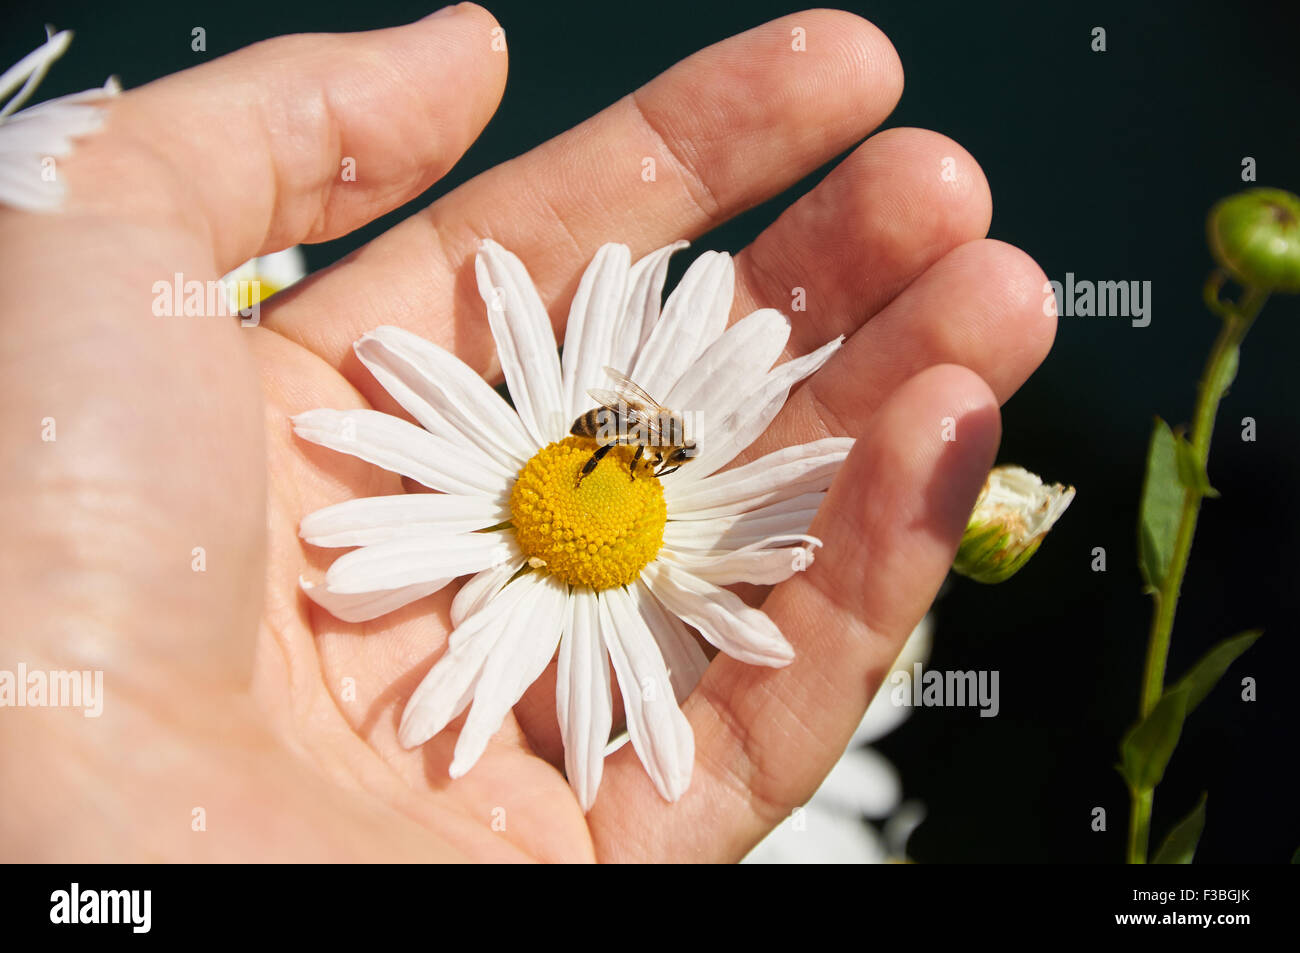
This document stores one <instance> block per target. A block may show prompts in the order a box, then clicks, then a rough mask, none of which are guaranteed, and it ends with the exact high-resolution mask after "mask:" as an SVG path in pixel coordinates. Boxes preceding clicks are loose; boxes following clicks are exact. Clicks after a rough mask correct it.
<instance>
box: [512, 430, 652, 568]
mask: <svg viewBox="0 0 1300 953" xmlns="http://www.w3.org/2000/svg"><path fill="white" fill-rule="evenodd" d="M596 446H597V445H596V441H594V440H591V439H589V438H587V437H566V438H565V439H564V440H561V441H560V442H559V443H553V444H550V445H549V446H546V447H543V448H542V449H541V450H539V451H538V452H537V454H536V456H534V457H533V458H532V459H531V460H529V461H528V462H527V463H526V464H524V468H523V469H522V470H520V471H519V477H518V479H516V480H515V486H514V489H513V490H511V491H510V515H511V520H512V522H513V523H514V527H515V537H516V538H517V539H518V541H519V548H520V549H521V550H522V551H523V553H524V555H525V556H527V557H528V559H529V563H530V564H531V565H532V566H534V567H535V568H541V567H542V566H544V567H545V569H546V571H547V572H550V573H554V574H555V575H556V576H559V577H560V578H561V579H563V580H564V581H565V582H567V583H569V584H570V585H573V586H590V587H591V588H593V589H612V588H613V587H614V586H624V585H627V584H628V583H630V582H632V581H633V580H634V579H636V577H637V574H638V573H640V572H641V570H642V569H644V568H645V566H646V564H647V563H649V562H650V560H652V559H654V558H655V555H656V554H657V553H658V552H659V547H660V546H662V545H663V541H664V524H665V523H667V522H668V507H667V505H666V504H665V503H664V490H663V487H662V486H661V485H660V483H659V480H658V479H657V478H656V477H655V475H654V472H653V470H652V468H651V467H650V466H649V465H648V464H647V463H646V462H645V461H644V460H642V461H641V463H639V464H638V465H637V469H636V478H635V479H633V477H632V475H631V473H630V472H629V470H628V467H629V466H630V465H631V463H632V457H633V456H634V455H635V453H636V448H635V447H624V446H618V447H614V448H613V449H611V450H610V451H609V453H607V454H606V455H605V457H604V459H603V460H601V461H600V463H599V464H597V465H596V468H595V469H594V470H592V471H591V472H590V473H589V474H587V476H586V477H585V478H584V479H583V481H582V483H581V484H580V485H579V484H578V482H577V480H578V474H579V472H580V471H581V470H582V467H583V465H584V464H586V462H587V461H588V460H590V459H591V455H592V453H594V452H595V450H596Z"/></svg>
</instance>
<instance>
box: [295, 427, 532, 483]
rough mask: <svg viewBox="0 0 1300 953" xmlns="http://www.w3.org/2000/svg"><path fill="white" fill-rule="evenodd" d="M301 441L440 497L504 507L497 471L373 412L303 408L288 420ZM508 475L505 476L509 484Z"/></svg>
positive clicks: (501, 480)
mask: <svg viewBox="0 0 1300 953" xmlns="http://www.w3.org/2000/svg"><path fill="white" fill-rule="evenodd" d="M293 431H294V433H296V434H297V435H298V436H300V437H302V438H303V439H304V440H310V441H311V442H312V443H318V444H320V445H321V446H322V447H329V448H330V449H331V450H337V451H339V452H340V453H348V454H351V455H352V456H354V457H359V458H360V459H362V460H365V461H366V462H367V463H373V464H374V465H375V466H378V467H383V468H384V469H385V470H391V471H392V472H393V473H400V474H401V475H402V476H406V477H410V478H411V479H412V480H416V481H417V482H419V483H423V484H424V485H425V486H427V487H429V488H431V489H434V490H441V491H442V492H444V493H458V494H464V495H466V496H483V497H487V498H488V499H491V500H495V501H497V502H499V503H504V502H505V501H506V498H507V490H508V489H509V486H510V482H508V481H507V480H506V479H505V478H503V477H502V475H501V472H500V471H499V470H497V469H488V468H487V467H484V466H480V465H479V464H478V463H477V462H476V461H474V460H473V459H470V458H467V457H465V456H464V455H463V454H459V453H457V447H456V445H455V444H452V443H449V442H447V441H446V440H443V439H442V438H441V437H436V436H434V435H433V434H431V433H429V431H427V430H424V429H422V428H420V427H417V426H416V425H415V424H413V423H409V422H408V421H405V420H401V419H400V418H397V417H393V416H391V415H389V414H382V413H380V412H379V411H377V410H329V409H327V408H320V409H317V410H308V411H306V412H304V413H301V414H299V415H298V416H296V417H294V418H293ZM513 478H514V474H510V480H511V481H512V480H513Z"/></svg>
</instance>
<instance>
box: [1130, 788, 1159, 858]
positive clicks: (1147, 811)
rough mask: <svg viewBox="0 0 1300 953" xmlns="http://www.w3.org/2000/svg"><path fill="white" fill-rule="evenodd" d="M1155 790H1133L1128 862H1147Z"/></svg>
mask: <svg viewBox="0 0 1300 953" xmlns="http://www.w3.org/2000/svg"><path fill="white" fill-rule="evenodd" d="M1155 793H1156V792H1155V791H1133V792H1132V795H1133V809H1132V812H1131V814H1130V815H1129V825H1128V862H1129V863H1130V864H1145V863H1146V862H1147V842H1148V841H1149V840H1150V839H1151V802H1152V800H1153V799H1154V797H1155Z"/></svg>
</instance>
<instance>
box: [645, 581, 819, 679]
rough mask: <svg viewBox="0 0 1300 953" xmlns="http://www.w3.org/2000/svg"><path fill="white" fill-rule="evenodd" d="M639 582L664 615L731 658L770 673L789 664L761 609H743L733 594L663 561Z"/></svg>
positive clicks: (790, 656) (789, 655) (788, 653)
mask: <svg viewBox="0 0 1300 953" xmlns="http://www.w3.org/2000/svg"><path fill="white" fill-rule="evenodd" d="M641 578H642V579H644V580H645V583H646V585H648V586H649V587H650V591H651V592H653V593H654V594H655V596H656V597H658V599H659V601H660V602H662V603H663V605H664V607H665V608H666V609H668V611H669V612H673V613H676V614H677V615H678V616H679V617H680V618H681V619H682V620H684V621H685V622H687V623H689V624H690V625H693V626H695V628H696V629H698V630H699V632H700V634H701V635H703V636H704V638H705V639H707V640H708V641H709V642H710V643H711V644H712V645H714V646H716V647H717V648H719V649H720V650H722V651H723V652H726V653H727V654H728V655H730V656H731V657H732V658H734V659H737V660H739V661H741V662H747V663H749V664H750V665H766V666H769V667H772V668H781V667H782V666H785V665H789V664H790V662H791V661H793V660H794V649H793V648H791V647H790V643H789V642H787V641H786V640H785V637H784V636H783V635H781V630H780V629H778V628H777V627H776V623H774V622H773V621H772V620H771V619H769V618H768V617H767V614H766V613H764V612H763V611H762V610H761V609H755V608H753V607H752V606H747V605H745V603H744V602H743V601H742V600H741V599H740V597H739V596H737V595H736V594H735V593H734V592H731V591H730V590H728V589H721V588H719V587H718V586H715V585H713V583H711V582H705V581H704V580H703V579H700V578H699V577H698V576H695V575H692V574H691V573H689V572H687V571H686V570H684V569H681V568H679V567H677V566H674V565H672V564H671V563H667V562H658V561H656V562H652V563H651V564H650V565H649V566H647V567H646V568H645V569H644V570H642V572H641Z"/></svg>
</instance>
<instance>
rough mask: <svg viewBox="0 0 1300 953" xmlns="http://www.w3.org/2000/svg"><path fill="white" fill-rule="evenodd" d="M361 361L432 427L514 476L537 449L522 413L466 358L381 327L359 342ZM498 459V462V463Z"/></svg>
mask: <svg viewBox="0 0 1300 953" xmlns="http://www.w3.org/2000/svg"><path fill="white" fill-rule="evenodd" d="M354 349H355V350H356V352H357V357H358V358H360V359H361V363H363V364H365V365H366V367H367V368H369V369H370V373H371V374H373V375H374V376H375V379H376V380H377V381H379V383H380V384H382V385H383V387H384V389H385V390H386V391H388V393H390V394H392V395H393V398H394V399H395V400H396V401H397V402H398V403H399V404H401V405H402V406H403V407H404V408H406V410H407V412H408V413H409V414H410V415H411V416H412V417H414V418H415V419H416V420H418V421H419V422H420V425H421V426H422V427H424V429H426V430H428V431H429V432H430V433H434V434H437V435H438V436H439V437H442V438H443V439H444V440H447V441H449V442H451V443H454V444H456V445H457V446H458V447H460V448H461V449H462V451H463V452H464V453H466V454H467V455H469V456H471V457H474V458H483V457H489V458H491V460H489V461H484V460H482V459H479V461H478V462H479V463H480V465H482V466H486V467H488V468H490V469H495V470H499V471H500V472H502V473H504V474H507V475H509V476H510V477H513V476H514V475H515V474H516V473H517V472H518V471H519V468H520V467H522V466H523V465H524V463H525V462H527V460H528V458H529V457H531V456H532V455H533V453H534V452H535V451H536V449H537V448H536V446H535V445H534V444H533V442H532V440H531V438H530V437H529V436H528V433H527V432H526V431H525V430H524V427H523V424H522V423H521V422H520V420H519V415H518V414H517V413H515V412H514V410H513V409H512V408H511V407H510V405H509V404H507V403H506V402H505V401H504V400H502V399H501V396H500V395H499V394H498V393H497V392H496V391H495V390H493V389H492V388H491V387H490V386H489V385H488V383H487V381H485V380H483V378H481V377H480V376H479V375H478V374H477V373H475V371H474V370H473V369H472V368H470V367H469V365H467V364H466V363H465V362H464V361H462V360H461V359H460V358H458V357H456V356H455V355H454V354H451V353H450V352H448V351H445V350H443V349H442V348H440V347H438V345H436V344H434V343H432V342H430V341H426V340H424V338H421V337H419V336H418V335H415V334H412V333H410V332H409V331H404V330H402V329H401V328H394V327H380V328H376V329H375V330H373V331H371V332H370V333H369V334H366V335H364V336H363V337H362V338H361V340H359V341H357V343H356V344H355V345H354ZM493 462H495V466H492V463H493Z"/></svg>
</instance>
